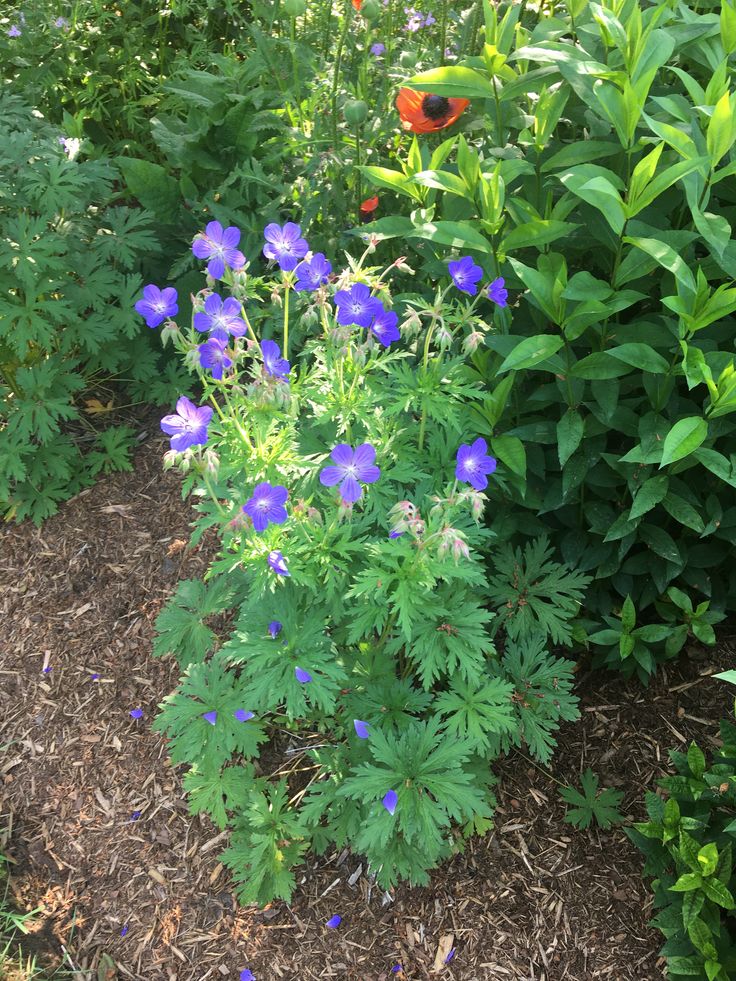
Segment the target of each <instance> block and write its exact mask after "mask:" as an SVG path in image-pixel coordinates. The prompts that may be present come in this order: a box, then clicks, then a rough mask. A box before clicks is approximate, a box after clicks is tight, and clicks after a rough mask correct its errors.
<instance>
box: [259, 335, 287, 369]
mask: <svg viewBox="0 0 736 981" xmlns="http://www.w3.org/2000/svg"><path fill="white" fill-rule="evenodd" d="M261 351H262V352H263V367H264V368H265V369H266V374H267V375H272V376H273V377H274V378H285V377H286V376H287V375H288V374H289V372H290V371H291V365H290V364H289V362H288V361H287V360H286V358H282V357H281V348H280V347H279V346H278V344H277V343H276V341H261Z"/></svg>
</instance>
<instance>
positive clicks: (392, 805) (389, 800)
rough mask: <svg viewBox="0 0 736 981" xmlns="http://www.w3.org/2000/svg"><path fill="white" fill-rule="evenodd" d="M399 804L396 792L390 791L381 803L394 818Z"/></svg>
mask: <svg viewBox="0 0 736 981" xmlns="http://www.w3.org/2000/svg"><path fill="white" fill-rule="evenodd" d="M398 802H399V797H398V794H397V793H396V791H395V790H389V791H388V793H387V794H386V795H385V796H384V798H383V801H382V802H381V803H382V804H383V806H384V807H385V808H386V810H387V811H388V813H389V814H391V815H392V816H393V813H394V811H395V810H396V805H397V804H398Z"/></svg>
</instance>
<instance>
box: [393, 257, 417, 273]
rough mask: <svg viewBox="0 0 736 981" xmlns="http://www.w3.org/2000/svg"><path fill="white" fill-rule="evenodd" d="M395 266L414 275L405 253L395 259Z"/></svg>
mask: <svg viewBox="0 0 736 981" xmlns="http://www.w3.org/2000/svg"><path fill="white" fill-rule="evenodd" d="M394 266H395V267H396V268H397V269H399V270H400V271H401V272H405V273H409V274H410V275H411V276H413V275H414V270H413V269H412V268H411V266H410V265H409V263H408V262H407V261H406V256H405V255H400V256H399V258H398V259H396V260H395V261H394Z"/></svg>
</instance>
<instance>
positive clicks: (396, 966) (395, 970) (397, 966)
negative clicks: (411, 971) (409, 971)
mask: <svg viewBox="0 0 736 981" xmlns="http://www.w3.org/2000/svg"><path fill="white" fill-rule="evenodd" d="M401 970H402V967H401V964H394V966H393V967H392V968H391V973H392V974H398V973H399V971H401Z"/></svg>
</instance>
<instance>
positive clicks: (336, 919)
mask: <svg viewBox="0 0 736 981" xmlns="http://www.w3.org/2000/svg"><path fill="white" fill-rule="evenodd" d="M341 923H342V917H341V916H340V914H339V913H335V915H334V916H331V917H330V918H329V920H328V921H327V923H325V926H326V927H329V928H330V930H336V929H337V927H339V926H340V924H341Z"/></svg>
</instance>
